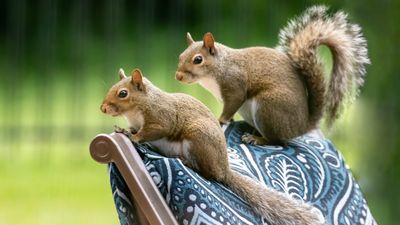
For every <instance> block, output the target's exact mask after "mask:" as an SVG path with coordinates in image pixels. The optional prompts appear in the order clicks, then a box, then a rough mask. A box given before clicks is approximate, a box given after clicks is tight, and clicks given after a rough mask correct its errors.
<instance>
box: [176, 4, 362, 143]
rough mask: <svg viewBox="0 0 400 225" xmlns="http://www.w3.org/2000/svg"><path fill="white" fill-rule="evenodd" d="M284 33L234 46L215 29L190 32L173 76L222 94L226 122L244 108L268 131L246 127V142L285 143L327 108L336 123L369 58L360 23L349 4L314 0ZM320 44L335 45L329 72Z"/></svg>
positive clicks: (253, 122)
mask: <svg viewBox="0 0 400 225" xmlns="http://www.w3.org/2000/svg"><path fill="white" fill-rule="evenodd" d="M279 39H280V40H279V45H278V46H277V47H276V48H266V47H250V48H243V49H233V48H230V47H227V46H225V45H223V44H220V43H217V42H215V41H214V37H213V35H212V34H211V33H206V34H205V35H204V37H203V40H202V41H197V42H195V41H194V40H193V39H192V37H191V35H190V34H189V33H187V43H188V47H187V49H186V50H185V51H184V52H183V53H182V54H181V55H180V56H179V64H178V68H177V72H176V74H175V78H176V79H177V80H179V81H181V82H183V83H187V84H191V83H199V84H200V85H201V86H203V87H204V88H206V89H207V90H209V91H210V92H211V93H212V94H213V95H214V96H215V97H216V98H217V99H219V100H221V101H222V102H223V110H222V114H221V116H220V117H219V121H220V122H221V123H226V122H227V121H229V120H231V119H232V117H233V116H234V114H235V113H236V112H237V111H239V113H240V115H241V116H242V117H243V119H244V120H245V121H246V122H247V123H249V124H251V125H252V126H253V127H254V128H256V129H257V131H258V132H259V133H260V134H261V135H262V137H258V136H255V135H249V134H246V135H244V136H243V137H242V140H243V141H244V142H247V143H254V144H282V142H283V143H285V142H286V141H287V140H289V139H291V138H294V137H296V136H299V135H302V134H304V133H306V132H308V131H310V130H312V129H314V128H317V127H318V124H319V121H320V120H321V118H322V116H323V114H324V112H326V113H327V123H328V125H330V124H332V122H333V121H334V120H335V119H336V118H337V117H338V116H339V114H340V112H341V108H342V105H343V102H345V101H344V100H346V99H351V98H353V97H354V96H355V95H356V93H357V92H358V89H359V87H360V86H361V85H362V84H363V81H364V76H365V64H368V63H369V59H368V56H367V44H366V40H365V39H364V38H363V36H362V34H361V28H360V27H359V26H358V25H355V24H350V23H348V21H347V15H346V14H345V13H343V12H337V13H335V14H333V15H329V14H328V13H327V8H326V7H324V6H313V7H311V8H309V9H307V10H306V11H305V12H304V14H303V15H301V16H300V17H298V18H296V19H294V20H292V21H290V22H289V24H288V25H287V27H285V28H284V29H282V30H281V31H280V34H279ZM320 45H326V46H328V47H329V49H330V50H331V53H332V58H333V69H332V73H331V75H330V78H329V80H328V78H324V73H323V67H322V65H321V63H320V60H319V58H318V47H319V46H320ZM326 84H327V85H326ZM326 86H328V87H326Z"/></svg>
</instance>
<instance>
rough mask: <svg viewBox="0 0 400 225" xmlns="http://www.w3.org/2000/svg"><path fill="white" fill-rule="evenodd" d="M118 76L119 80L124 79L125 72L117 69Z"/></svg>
mask: <svg viewBox="0 0 400 225" xmlns="http://www.w3.org/2000/svg"><path fill="white" fill-rule="evenodd" d="M118 75H119V80H122V79H124V78H126V75H125V72H124V70H123V69H122V68H120V69H119V71H118Z"/></svg>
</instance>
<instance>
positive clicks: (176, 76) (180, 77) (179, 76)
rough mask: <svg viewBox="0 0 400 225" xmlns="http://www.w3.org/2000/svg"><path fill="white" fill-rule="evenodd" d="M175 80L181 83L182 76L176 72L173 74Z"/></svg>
mask: <svg viewBox="0 0 400 225" xmlns="http://www.w3.org/2000/svg"><path fill="white" fill-rule="evenodd" d="M175 78H176V79H177V80H179V81H182V79H183V75H182V73H180V72H176V74H175Z"/></svg>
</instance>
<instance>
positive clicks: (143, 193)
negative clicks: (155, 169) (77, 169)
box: [90, 133, 178, 225]
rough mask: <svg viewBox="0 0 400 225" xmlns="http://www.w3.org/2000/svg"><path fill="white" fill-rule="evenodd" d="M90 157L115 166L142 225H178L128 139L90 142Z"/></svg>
mask: <svg viewBox="0 0 400 225" xmlns="http://www.w3.org/2000/svg"><path fill="white" fill-rule="evenodd" d="M90 154H91V156H92V158H93V159H94V160H96V161H97V162H99V163H110V162H114V163H115V164H116V166H117V168H118V170H119V171H120V173H121V175H122V176H123V178H124V180H125V182H126V184H127V185H128V187H129V189H130V191H131V193H132V196H133V198H134V199H133V200H134V201H135V203H136V206H137V207H138V208H139V209H140V212H138V217H139V218H138V219H139V221H140V223H141V224H151V225H164V224H165V225H167V224H168V225H170V224H171V225H178V223H177V221H176V219H175V217H174V215H173V214H172V212H171V210H170V208H169V207H168V205H167V203H166V202H165V199H164V198H163V196H162V195H161V193H160V191H159V190H158V188H157V187H156V185H155V184H154V182H153V179H152V178H151V176H150V174H149V173H148V171H147V170H146V167H145V165H144V163H143V160H142V159H141V158H140V156H139V154H138V153H137V151H136V149H135V147H134V146H133V144H132V143H131V141H130V140H129V139H128V138H127V137H126V136H124V135H122V134H119V133H112V134H99V135H97V136H96V137H95V138H94V139H93V141H92V142H91V143H90ZM143 215H144V217H145V218H143Z"/></svg>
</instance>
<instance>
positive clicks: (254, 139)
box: [241, 133, 288, 147]
mask: <svg viewBox="0 0 400 225" xmlns="http://www.w3.org/2000/svg"><path fill="white" fill-rule="evenodd" d="M241 139H242V142H243V143H245V144H250V145H261V146H263V145H278V146H282V147H288V142H287V141H284V140H270V139H268V138H265V137H260V136H257V135H254V134H249V133H244V134H243V135H242V137H241Z"/></svg>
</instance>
